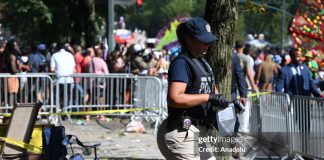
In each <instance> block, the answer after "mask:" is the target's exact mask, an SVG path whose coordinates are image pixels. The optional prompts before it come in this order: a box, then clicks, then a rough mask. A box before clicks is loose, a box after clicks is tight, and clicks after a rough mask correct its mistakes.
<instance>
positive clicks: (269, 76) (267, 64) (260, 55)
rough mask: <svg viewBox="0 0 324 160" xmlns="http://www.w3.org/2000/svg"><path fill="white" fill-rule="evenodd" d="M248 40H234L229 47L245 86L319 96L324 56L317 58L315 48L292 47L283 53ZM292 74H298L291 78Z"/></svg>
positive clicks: (278, 49)
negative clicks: (236, 58) (242, 74)
mask: <svg viewBox="0 0 324 160" xmlns="http://www.w3.org/2000/svg"><path fill="white" fill-rule="evenodd" d="M249 42H250V41H249V40H248V41H247V42H244V41H242V40H237V41H236V42H235V46H234V49H233V53H235V54H237V56H238V57H239V61H240V65H241V67H242V69H243V71H244V75H245V76H246V82H247V85H248V88H249V89H251V90H255V91H256V90H258V91H269V92H271V91H276V92H285V93H288V94H289V95H303V96H311V95H313V96H316V97H319V96H320V92H321V91H323V90H324V86H323V80H324V75H323V73H324V58H322V59H321V60H319V59H318V57H319V55H320V54H319V53H320V51H319V50H315V49H311V50H307V51H303V50H301V49H297V48H293V47H292V48H290V49H289V50H288V51H287V53H283V52H282V50H281V48H279V47H271V46H269V45H268V46H264V47H262V48H260V47H256V46H254V45H253V44H252V43H249ZM303 52H305V53H303ZM298 66H300V67H299V68H300V69H298ZM296 68H297V70H296ZM301 73H303V74H301ZM304 73H305V74H304ZM295 75H298V76H297V77H296V78H295V77H294V76H295ZM299 75H300V76H299Z"/></svg>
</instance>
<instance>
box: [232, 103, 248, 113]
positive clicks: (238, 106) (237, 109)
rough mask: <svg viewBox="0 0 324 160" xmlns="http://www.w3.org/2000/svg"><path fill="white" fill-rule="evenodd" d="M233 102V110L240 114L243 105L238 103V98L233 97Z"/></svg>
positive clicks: (243, 109)
mask: <svg viewBox="0 0 324 160" xmlns="http://www.w3.org/2000/svg"><path fill="white" fill-rule="evenodd" d="M233 104H234V107H235V110H236V111H237V112H238V113H239V114H241V113H243V112H244V111H245V107H244V106H243V105H242V104H241V103H240V101H239V100H238V99H235V100H234V101H233Z"/></svg>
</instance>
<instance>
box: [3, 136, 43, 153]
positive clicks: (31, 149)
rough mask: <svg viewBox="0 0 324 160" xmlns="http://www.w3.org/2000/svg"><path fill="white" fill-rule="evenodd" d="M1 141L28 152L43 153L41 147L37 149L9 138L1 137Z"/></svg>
mask: <svg viewBox="0 0 324 160" xmlns="http://www.w3.org/2000/svg"><path fill="white" fill-rule="evenodd" d="M0 140H2V141H5V142H6V143H8V144H11V145H14V146H18V147H20V148H24V149H27V151H28V152H33V153H36V154H41V153H42V148H41V147H37V146H34V145H31V144H28V143H25V142H22V141H17V140H14V139H12V138H8V137H0Z"/></svg>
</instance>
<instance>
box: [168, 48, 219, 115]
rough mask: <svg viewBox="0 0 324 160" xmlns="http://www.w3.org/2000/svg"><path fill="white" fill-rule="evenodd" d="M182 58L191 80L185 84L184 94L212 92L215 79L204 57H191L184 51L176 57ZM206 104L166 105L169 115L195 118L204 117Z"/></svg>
mask: <svg viewBox="0 0 324 160" xmlns="http://www.w3.org/2000/svg"><path fill="white" fill-rule="evenodd" d="M179 58H181V59H184V60H185V61H186V62H187V64H188V66H189V68H190V74H191V75H190V76H189V77H191V80H190V81H189V83H188V84H187V87H186V91H185V93H186V94H209V93H210V92H214V86H215V79H214V75H213V71H212V69H211V67H210V66H209V65H208V63H207V61H206V59H205V58H192V57H189V56H188V54H186V53H181V54H179V55H178V56H177V57H176V58H175V59H174V60H176V59H179ZM207 109H208V105H207V103H206V104H202V105H198V106H195V107H191V108H173V107H170V106H168V113H169V116H180V115H184V116H189V117H192V118H197V119H204V118H205V117H206V111H205V110H207Z"/></svg>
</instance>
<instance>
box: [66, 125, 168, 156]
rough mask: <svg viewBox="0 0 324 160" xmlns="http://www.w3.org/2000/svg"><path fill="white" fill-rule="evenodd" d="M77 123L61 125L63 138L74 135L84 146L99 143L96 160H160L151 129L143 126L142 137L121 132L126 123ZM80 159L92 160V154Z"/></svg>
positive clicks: (78, 148) (123, 130)
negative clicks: (144, 132)
mask: <svg viewBox="0 0 324 160" xmlns="http://www.w3.org/2000/svg"><path fill="white" fill-rule="evenodd" d="M108 121H109V122H108ZM80 122H81V121H79V120H78V119H73V122H72V123H70V122H68V121H65V122H63V125H64V126H65V128H66V134H73V135H76V136H77V137H78V138H79V139H80V140H81V141H82V142H84V143H86V144H93V143H101V146H100V147H99V150H98V155H99V157H100V159H109V160H111V159H112V160H124V159H127V160H128V159H129V160H133V159H145V160H151V159H152V160H153V159H163V156H162V155H161V153H160V152H159V150H158V147H157V145H156V139H155V135H154V134H153V129H152V128H150V127H149V126H148V125H145V127H146V129H148V130H147V133H146V134H142V133H126V132H125V130H126V125H127V123H128V122H129V120H128V119H107V121H96V120H94V119H92V120H91V121H89V122H86V121H83V120H82V122H84V123H83V124H82V123H80ZM74 148H75V152H77V153H82V150H80V147H78V146H77V145H75V147H74ZM83 156H84V158H86V159H92V158H93V157H94V154H93V153H92V154H91V155H90V156H87V155H84V154H83Z"/></svg>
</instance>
